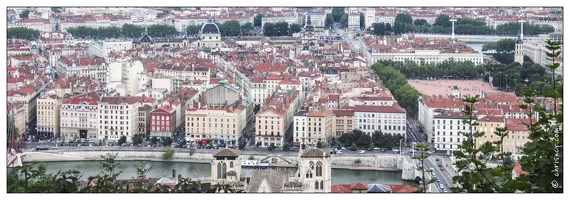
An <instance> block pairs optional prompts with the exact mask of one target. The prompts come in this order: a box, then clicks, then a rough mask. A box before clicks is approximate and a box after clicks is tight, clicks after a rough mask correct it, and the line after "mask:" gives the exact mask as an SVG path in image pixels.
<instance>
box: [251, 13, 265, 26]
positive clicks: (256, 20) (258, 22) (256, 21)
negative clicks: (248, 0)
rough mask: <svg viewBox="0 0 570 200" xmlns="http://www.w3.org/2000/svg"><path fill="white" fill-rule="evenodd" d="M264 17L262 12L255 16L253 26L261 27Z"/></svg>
mask: <svg viewBox="0 0 570 200" xmlns="http://www.w3.org/2000/svg"><path fill="white" fill-rule="evenodd" d="M262 18H263V15H261V14H260V13H257V15H255V17H253V26H255V27H261V19H262Z"/></svg>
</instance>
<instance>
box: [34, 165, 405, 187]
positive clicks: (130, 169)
mask: <svg viewBox="0 0 570 200" xmlns="http://www.w3.org/2000/svg"><path fill="white" fill-rule="evenodd" d="M99 163H100V161H80V162H49V163H47V172H48V173H54V174H55V173H57V171H59V170H62V171H67V170H70V169H77V170H80V171H81V173H83V175H82V177H81V180H87V178H88V177H89V176H95V175H97V174H98V173H100V172H101V171H103V170H102V168H101V164H99ZM140 163H141V162H140V161H120V165H119V166H118V167H117V171H122V173H121V174H120V175H119V179H128V178H132V177H136V168H137V166H138V165H139V164H140ZM146 163H147V166H149V167H152V170H151V171H150V172H149V173H148V174H147V177H149V178H158V177H162V176H163V175H166V176H169V177H170V176H172V169H173V168H174V169H176V173H177V174H181V175H182V177H193V176H194V173H196V175H198V176H200V177H203V176H210V165H209V164H204V163H185V162H151V161H149V162H146ZM36 167H37V165H36ZM286 169H287V170H288V171H289V174H290V175H291V176H292V175H293V173H295V171H296V170H297V169H296V168H286ZM252 171H253V169H252V168H243V174H244V176H250V175H251V172H252ZM358 181H363V182H366V183H380V184H410V185H411V184H413V182H412V181H404V180H402V172H401V171H375V170H348V169H332V184H333V185H334V184H350V183H353V182H358Z"/></svg>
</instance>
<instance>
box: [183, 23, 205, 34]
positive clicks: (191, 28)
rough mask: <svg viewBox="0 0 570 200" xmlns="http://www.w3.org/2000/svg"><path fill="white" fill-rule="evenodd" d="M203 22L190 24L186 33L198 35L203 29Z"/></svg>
mask: <svg viewBox="0 0 570 200" xmlns="http://www.w3.org/2000/svg"><path fill="white" fill-rule="evenodd" d="M202 26H203V24H198V25H188V26H186V34H188V35H196V34H199V33H200V31H201V29H202Z"/></svg>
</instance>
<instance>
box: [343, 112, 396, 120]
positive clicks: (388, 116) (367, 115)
mask: <svg viewBox="0 0 570 200" xmlns="http://www.w3.org/2000/svg"><path fill="white" fill-rule="evenodd" d="M354 117H382V115H381V114H378V115H376V114H374V113H372V114H370V113H355V114H354ZM383 117H384V118H396V119H405V118H406V115H405V114H386V113H384V115H383Z"/></svg>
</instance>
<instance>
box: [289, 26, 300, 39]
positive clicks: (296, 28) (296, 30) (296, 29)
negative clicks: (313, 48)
mask: <svg viewBox="0 0 570 200" xmlns="http://www.w3.org/2000/svg"><path fill="white" fill-rule="evenodd" d="M299 32H301V26H300V25H299V24H291V25H289V36H292V35H293V33H299Z"/></svg>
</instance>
